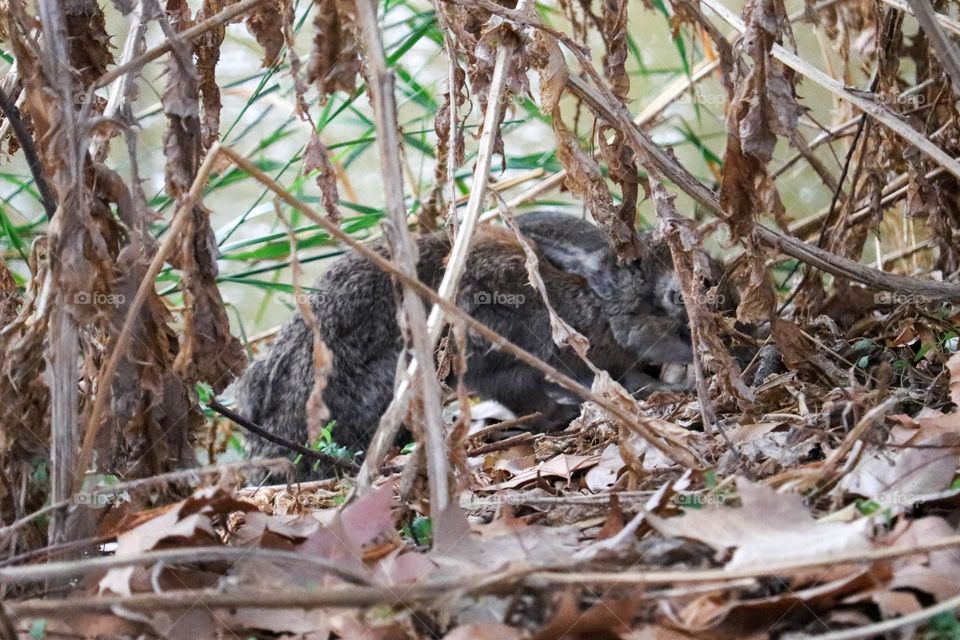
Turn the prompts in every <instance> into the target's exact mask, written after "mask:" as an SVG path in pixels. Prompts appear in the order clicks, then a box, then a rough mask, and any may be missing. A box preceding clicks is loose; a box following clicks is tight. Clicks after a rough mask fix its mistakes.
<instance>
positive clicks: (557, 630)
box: [532, 588, 643, 640]
mask: <svg viewBox="0 0 960 640" xmlns="http://www.w3.org/2000/svg"><path fill="white" fill-rule="evenodd" d="M578 596H579V594H578V593H577V591H576V590H574V589H573V588H569V589H565V590H563V591H560V592H559V593H556V594H555V595H554V596H553V598H552V600H553V606H554V611H553V615H552V616H551V618H550V620H549V621H547V623H546V624H545V625H544V626H543V627H542V628H541V629H540V630H539V631H537V632H536V633H535V634H534V635H533V636H532V638H533V640H561V639H563V638H603V637H617V636H619V635H620V634H621V633H626V632H627V631H629V629H630V627H629V625H628V622H629V621H630V620H633V618H634V617H635V616H636V615H637V610H638V609H639V607H640V603H641V601H642V600H643V594H642V592H641V591H640V590H639V589H637V590H635V591H633V592H632V593H631V592H627V593H623V592H619V593H616V592H612V591H608V592H607V593H605V594H604V595H603V596H602V597H601V598H600V600H599V601H597V602H594V603H592V604H591V605H590V606H588V607H587V609H586V610H585V611H584V610H581V608H580V603H579V597H578Z"/></svg>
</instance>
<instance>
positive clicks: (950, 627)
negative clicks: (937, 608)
mask: <svg viewBox="0 0 960 640" xmlns="http://www.w3.org/2000/svg"><path fill="white" fill-rule="evenodd" d="M924 637H925V638H928V639H929V640H960V620H957V617H956V615H954V614H953V613H941V614H940V615H936V616H934V617H932V618H930V628H929V629H928V630H927V633H926V634H925V635H924Z"/></svg>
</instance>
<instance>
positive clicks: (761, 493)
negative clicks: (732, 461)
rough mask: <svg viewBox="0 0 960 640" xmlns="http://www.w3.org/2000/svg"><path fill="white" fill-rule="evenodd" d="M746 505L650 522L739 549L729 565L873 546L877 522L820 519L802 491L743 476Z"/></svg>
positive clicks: (669, 532) (740, 485) (722, 548)
mask: <svg viewBox="0 0 960 640" xmlns="http://www.w3.org/2000/svg"><path fill="white" fill-rule="evenodd" d="M737 492H738V494H739V496H740V499H741V502H742V503H743V506H742V507H740V508H733V507H729V506H720V507H716V508H713V509H702V510H697V511H689V510H687V511H685V512H684V515H683V516H682V517H674V518H661V517H658V516H655V515H652V514H650V515H648V516H647V520H648V522H649V523H650V525H651V526H652V527H653V528H654V529H656V530H657V531H659V532H660V533H661V534H663V535H666V536H674V537H682V538H690V539H693V540H698V541H700V542H703V543H705V544H707V545H709V546H711V547H713V548H714V549H716V550H717V551H718V552H720V553H727V552H728V551H729V550H730V549H735V551H734V553H733V556H732V557H731V559H730V561H729V562H727V564H726V565H725V568H727V569H730V570H733V569H745V568H748V567H762V566H764V565H766V564H769V563H771V562H778V563H779V562H793V561H797V562H799V561H803V560H808V559H811V558H817V557H824V556H833V555H837V554H840V553H843V552H848V551H864V550H867V549H871V548H873V546H874V545H873V543H872V542H871V541H870V539H869V537H868V534H869V532H870V528H871V523H870V521H869V520H868V519H866V518H863V519H860V520H857V521H854V522H818V521H817V520H815V519H814V518H813V516H812V515H811V514H810V512H809V510H808V509H807V507H806V506H805V505H804V504H803V497H802V496H800V495H797V494H779V493H777V492H776V491H775V490H774V489H772V488H770V487H768V486H765V485H761V484H754V483H752V482H749V481H747V480H744V479H742V478H741V479H738V480H737Z"/></svg>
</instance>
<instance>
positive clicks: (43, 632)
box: [30, 620, 47, 640]
mask: <svg viewBox="0 0 960 640" xmlns="http://www.w3.org/2000/svg"><path fill="white" fill-rule="evenodd" d="M30 637H31V638H33V640H42V639H43V638H46V637H47V621H46V620H34V621H33V622H32V623H31V624H30Z"/></svg>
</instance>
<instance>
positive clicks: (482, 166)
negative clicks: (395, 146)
mask: <svg viewBox="0 0 960 640" xmlns="http://www.w3.org/2000/svg"><path fill="white" fill-rule="evenodd" d="M528 2H529V0H520V2H519V3H518V5H517V11H525V8H526V6H527V4H528ZM512 52H513V49H512V48H511V47H507V46H505V45H504V43H501V44H500V47H499V49H498V50H497V59H496V62H495V64H494V68H493V77H492V79H491V81H490V89H489V92H488V94H487V109H486V113H485V114H484V120H483V131H482V133H481V134H480V144H479V149H478V151H477V160H476V164H475V165H474V169H473V180H472V182H471V185H472V186H471V189H470V198H469V200H468V201H467V207H466V211H465V212H464V214H463V220H462V222H461V223H460V225H459V227H458V228H457V237H456V239H455V240H454V242H453V246H452V247H451V249H450V256H449V258H448V259H447V267H446V269H445V270H444V272H443V278H442V279H441V281H440V286H439V288H438V290H437V293H438V294H439V295H440V297H442V298H444V299H445V300H454V299H455V298H456V295H457V290H458V288H459V284H460V279H461V277H462V276H463V272H464V269H465V268H466V264H467V256H468V254H469V251H470V242H471V240H472V238H473V233H474V231H475V230H476V227H477V224H478V223H479V221H480V208H481V207H482V206H483V203H484V201H485V200H486V193H487V176H488V174H489V173H490V164H491V161H492V159H493V153H494V147H495V145H496V140H497V132H498V131H499V129H500V121H501V119H502V114H503V99H502V96H503V91H504V88H505V87H506V78H507V63H508V61H509V56H510V55H511V53H512ZM450 55H451V56H452V55H454V52H452V51H451V52H450ZM451 91H453V88H451ZM450 109H451V113H450V119H451V122H456V117H455V109H456V98H455V96H452V97H451V102H450ZM450 144H451V145H453V146H455V145H456V139H455V138H454V139H451V140H450ZM442 328H443V314H442V313H441V310H440V307H439V306H437V305H434V306H433V308H432V309H431V310H430V316H429V318H428V319H427V333H428V337H429V341H430V342H429V345H430V350H431V352H432V351H433V348H434V346H435V345H436V344H437V340H438V339H439V338H440V331H441V329H442ZM431 368H432V362H431ZM416 379H417V360H415V361H413V362H411V363H410V366H409V367H408V368H407V375H406V378H405V379H404V380H402V381H401V382H400V384H399V386H398V388H397V392H396V394H395V395H394V398H393V400H392V401H391V403H390V407H389V408H388V409H387V411H386V412H385V413H384V415H385V416H399V415H401V411H399V410H398V408H399V407H401V406H404V405H405V404H406V400H407V394H408V393H409V391H410V381H411V380H416ZM398 427H399V423H398V422H397V420H395V419H394V420H381V422H380V425H379V426H378V428H377V431H376V432H375V433H374V436H373V438H372V439H371V442H370V447H369V448H368V456H367V459H366V461H365V462H364V466H363V470H362V471H361V473H360V476H359V478H358V482H359V486H360V488H361V490H366V489H369V488H370V487H371V486H372V477H373V472H374V471H375V470H376V469H377V468H378V467H379V466H380V465H381V464H382V462H383V458H384V457H385V455H386V453H387V450H388V448H389V447H390V444H391V443H392V442H393V441H394V440H395V438H396V432H397V428H398Z"/></svg>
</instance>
